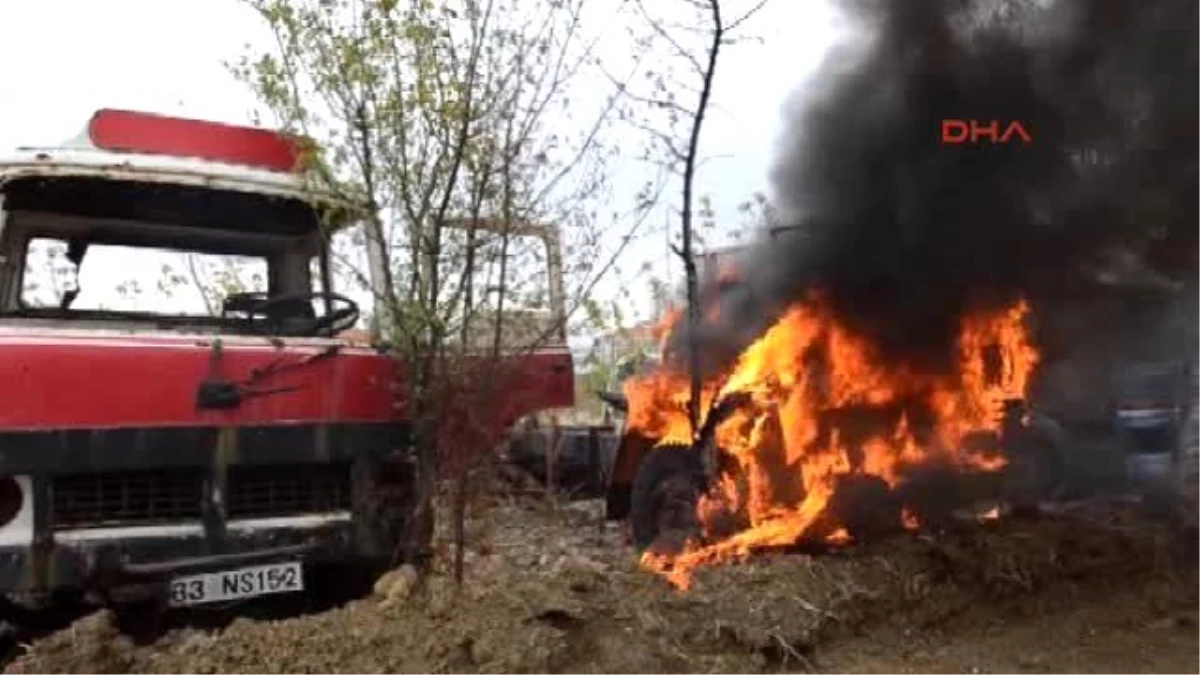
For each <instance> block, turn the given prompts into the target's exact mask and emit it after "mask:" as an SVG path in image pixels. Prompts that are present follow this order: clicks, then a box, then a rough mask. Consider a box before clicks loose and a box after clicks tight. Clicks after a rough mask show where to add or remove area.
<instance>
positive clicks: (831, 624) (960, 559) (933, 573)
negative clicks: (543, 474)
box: [8, 508, 1197, 673]
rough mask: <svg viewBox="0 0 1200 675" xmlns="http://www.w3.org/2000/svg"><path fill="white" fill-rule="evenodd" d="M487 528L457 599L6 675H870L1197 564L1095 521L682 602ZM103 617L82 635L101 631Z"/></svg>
mask: <svg viewBox="0 0 1200 675" xmlns="http://www.w3.org/2000/svg"><path fill="white" fill-rule="evenodd" d="M488 519H489V520H490V521H491V522H490V524H489V525H487V526H486V527H485V526H484V524H482V523H474V524H473V528H472V531H473V532H474V533H475V535H476V539H475V541H476V542H477V543H478V544H480V545H479V546H477V547H475V548H474V549H473V550H472V551H471V555H470V556H469V558H468V562H469V565H468V572H469V579H468V582H467V585H466V586H465V587H464V588H463V589H461V590H460V591H456V590H455V589H454V587H453V585H452V584H451V583H450V582H449V580H448V579H447V578H446V577H444V576H436V577H434V578H433V579H432V580H431V581H430V582H429V584H428V585H427V586H426V588H425V589H424V590H423V591H415V590H413V591H411V592H412V593H413V595H411V596H408V597H407V600H405V601H403V602H395V598H394V597H393V598H392V600H391V601H388V600H387V599H385V598H379V597H376V598H372V599H368V600H362V601H358V602H355V603H352V604H350V605H347V606H345V607H342V608H340V609H336V610H333V611H329V612H325V613H323V614H319V615H313V616H305V617H297V618H292V619H288V620H282V621H250V620H244V619H243V620H238V621H236V622H234V623H233V624H231V625H229V626H227V627H226V628H225V629H223V630H219V631H212V632H204V631H198V630H190V629H179V630H175V631H172V632H170V633H168V634H167V635H165V636H163V637H162V638H161V639H159V640H158V641H157V642H155V643H154V644H150V645H145V646H134V645H132V644H131V643H129V642H128V641H123V640H120V639H116V640H114V639H113V635H114V634H113V632H112V630H111V629H104V630H96V629H94V628H93V630H92V631H91V632H90V633H89V632H87V631H82V630H80V627H79V624H77V625H76V626H73V627H72V628H70V629H67V630H65V631H62V632H60V633H57V634H55V635H53V636H50V637H48V638H46V639H44V640H41V641H39V642H37V643H35V644H34V645H32V646H31V648H30V650H29V651H28V653H26V654H25V655H24V656H22V657H21V658H19V659H18V660H17V661H15V662H14V663H12V664H10V666H9V669H8V672H68V671H74V672H79V671H85V670H86V671H91V672H115V671H121V670H125V671H132V672H184V671H187V672H199V673H212V672H250V671H254V672H317V671H320V672H379V671H391V672H417V671H422V672H497V671H504V672H563V671H567V672H648V671H654V672H660V671H668V670H669V671H672V672H695V671H706V672H712V671H739V672H759V671H776V670H789V669H790V670H795V669H797V668H819V667H827V665H838V664H843V665H846V667H852V668H857V669H863V668H865V669H870V668H871V666H870V665H869V664H866V665H864V663H862V662H855V663H849V662H843V661H839V660H838V656H837V655H838V653H839V652H838V649H839V645H842V644H853V643H854V641H855V640H861V639H862V638H863V636H864V635H868V636H869V635H879V636H883V635H897V636H901V637H900V638H898V639H899V640H901V641H902V642H911V641H913V639H914V638H912V637H911V636H910V635H909V633H906V631H922V632H924V633H927V634H933V633H935V632H937V631H939V630H944V629H946V628H947V627H960V626H969V625H985V624H989V622H991V623H994V622H996V621H998V620H1008V619H1013V618H1019V617H1022V616H1033V615H1036V614H1038V612H1043V611H1046V610H1047V608H1055V607H1058V608H1061V607H1064V606H1067V605H1069V604H1071V603H1076V602H1077V601H1078V602H1083V601H1085V600H1086V601H1087V602H1100V601H1102V599H1103V598H1104V597H1106V596H1107V595H1109V594H1111V591H1112V589H1114V588H1120V589H1124V590H1126V591H1129V592H1133V591H1136V595H1137V597H1138V598H1139V600H1138V601H1139V602H1141V603H1143V604H1140V605H1139V607H1141V608H1142V609H1143V610H1145V612H1148V614H1145V616H1150V615H1155V616H1157V615H1159V614H1162V612H1175V611H1179V610H1178V606H1179V604H1180V603H1184V604H1186V606H1188V607H1190V609H1189V610H1188V611H1189V612H1190V614H1189V615H1188V616H1190V617H1191V618H1190V620H1191V621H1193V622H1194V619H1195V605H1196V598H1197V593H1196V572H1195V570H1196V560H1195V548H1194V547H1191V548H1189V549H1187V550H1188V551H1190V553H1188V554H1187V555H1186V556H1184V558H1185V559H1182V560H1181V559H1180V558H1179V555H1178V551H1177V550H1175V549H1172V547H1171V546H1170V545H1169V544H1170V542H1171V541H1172V540H1171V538H1170V537H1168V536H1167V534H1166V533H1165V532H1163V531H1162V530H1161V529H1159V528H1157V527H1154V526H1151V525H1148V524H1145V523H1140V522H1137V521H1135V520H1129V521H1122V520H1121V518H1118V517H1115V516H1109V515H1106V516H1105V517H1104V518H1083V517H1080V516H1078V515H1069V516H1067V515H1063V516H1055V517H1043V518H1040V519H1031V520H1022V519H1012V520H1008V521H1004V522H999V523H995V524H990V525H986V526H969V527H964V528H961V529H955V530H952V531H945V532H941V533H938V534H935V535H920V536H904V537H898V538H895V539H892V540H889V541H884V542H880V543H878V544H876V545H872V546H864V547H861V548H851V549H849V550H846V551H844V552H841V553H838V554H835V555H826V556H816V557H813V556H803V555H794V554H791V555H789V554H775V555H768V556H762V557H759V558H757V559H755V560H752V561H750V562H748V563H744V564H739V565H729V566H718V567H712V568H708V569H704V570H701V571H700V572H699V574H698V575H697V576H696V578H695V580H694V584H693V586H692V590H691V591H689V592H687V593H682V594H681V593H678V592H675V591H674V590H672V589H671V588H670V587H669V586H668V585H667V584H666V583H665V582H664V581H662V580H661V579H659V578H657V577H655V576H653V575H651V574H649V573H647V572H645V571H644V570H641V569H639V568H637V566H636V565H635V563H634V555H633V553H632V551H631V550H630V549H628V548H626V547H624V546H623V545H622V544H621V543H620V541H619V537H618V536H616V535H615V534H614V533H613V532H612V531H611V529H610V530H608V531H607V532H602V531H600V530H599V529H595V528H594V527H593V522H594V521H593V516H592V514H588V513H584V512H582V511H580V510H578V509H567V510H563V511H559V512H556V513H546V512H544V511H541V510H536V509H527V508H526V509H522V508H512V509H495V510H493V511H490V512H489V513H488ZM397 578H401V579H403V578H406V577H404V575H399V576H398V577H397ZM406 583H407V582H406ZM409 592H410V590H409V589H408V588H407V587H405V590H404V594H405V595H407V594H408V593H409ZM381 594H382V595H387V591H386V589H384V590H381ZM1143 601H1144V602H1143ZM1159 610H1161V611H1159ZM1156 612H1158V614H1155V613H1156ZM104 616H106V615H100V616H98V617H96V616H94V617H90V618H89V619H87V620H86V622H88V624H87V625H88V626H93V627H94V626H97V625H99V626H103V625H104V624H105V621H106V619H103V617H104ZM1137 616H1143V614H1138V615H1137ZM1164 616H1165V615H1164ZM109 625H110V626H111V624H109ZM989 625H990V624H989ZM1192 625H1193V626H1194V623H1193V624H1192ZM1192 632H1193V637H1194V630H1193V631H1192ZM101 641H103V644H101ZM105 645H108V646H105ZM855 649H859V647H855ZM868 651H869V650H868ZM863 653H867V652H863ZM1192 653H1193V654H1194V653H1195V650H1194V649H1192ZM881 667H882V668H886V667H883V666H881ZM930 667H933V666H930ZM1009 667H1015V666H1009Z"/></svg>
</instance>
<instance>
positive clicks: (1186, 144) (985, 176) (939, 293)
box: [669, 0, 1200, 373]
mask: <svg viewBox="0 0 1200 675" xmlns="http://www.w3.org/2000/svg"><path fill="white" fill-rule="evenodd" d="M839 4H840V5H841V7H842V8H843V9H844V12H845V15H846V17H847V18H848V19H849V20H850V22H851V23H852V25H853V26H854V27H856V28H857V31H856V39H855V40H853V41H851V42H850V43H848V44H845V45H843V46H841V47H839V48H838V49H836V50H835V51H834V52H833V53H832V54H831V55H830V56H829V57H828V60H827V63H826V64H825V65H824V68H823V70H822V71H821V72H820V73H819V74H818V75H817V77H816V78H814V83H813V84H811V85H810V86H808V87H806V88H805V89H804V90H803V91H801V92H798V94H797V95H796V97H795V99H794V101H793V102H792V103H791V104H790V105H789V106H788V108H787V110H786V111H785V118H786V119H785V132H784V136H783V138H782V139H781V145H780V149H779V154H778V159H777V162H776V165H775V167H774V169H773V172H772V187H773V200H774V203H775V206H776V207H777V209H778V212H779V215H780V218H779V221H780V222H779V224H780V225H782V226H784V227H783V228H782V229H781V230H779V231H776V232H775V233H773V234H768V233H763V234H762V237H761V240H760V241H759V242H758V244H757V245H756V246H754V247H752V248H751V249H750V250H749V251H748V252H747V253H745V254H744V256H743V258H742V260H741V264H738V265H737V272H738V273H737V275H736V277H737V278H736V279H735V280H734V281H733V282H732V283H727V284H725V287H724V288H723V290H722V291H721V294H720V295H719V297H717V298H716V299H715V300H714V301H713V302H714V303H715V307H712V308H711V309H710V310H708V311H706V312H705V320H704V322H703V325H702V327H701V328H700V331H699V333H698V334H697V336H696V339H697V342H698V344H699V346H700V349H701V353H702V355H703V361H704V363H705V364H706V370H707V371H708V372H710V373H711V372H717V371H719V370H721V369H724V368H726V367H727V366H728V364H729V363H730V362H731V361H732V360H733V359H734V358H736V356H737V355H738V354H739V353H740V352H741V351H742V350H743V349H744V348H745V347H746V345H748V344H749V343H750V342H751V341H753V340H754V339H755V338H757V337H758V336H759V335H761V334H762V332H763V331H764V330H766V329H767V328H768V327H769V326H770V325H772V324H773V323H775V321H777V320H778V318H779V317H780V316H782V315H783V314H784V313H785V312H786V311H787V309H788V308H789V307H790V306H792V305H793V304H794V303H795V302H796V301H798V300H799V299H801V298H803V297H804V296H805V295H806V294H807V293H809V292H810V291H811V290H812V289H817V288H819V289H820V290H821V293H822V296H823V298H824V301H825V303H826V304H827V306H828V307H829V309H830V311H831V312H832V313H833V314H834V315H836V316H837V317H838V318H839V321H840V322H841V323H842V324H843V325H845V326H846V327H847V328H849V329H851V330H852V331H854V332H855V333H857V334H859V335H861V336H863V337H865V338H867V339H868V340H869V341H870V342H871V343H872V344H873V345H874V346H875V348H876V349H878V350H879V352H880V354H881V355H882V356H883V357H884V358H886V359H887V360H889V361H903V362H911V363H914V364H915V365H918V366H919V367H921V368H923V369H929V368H952V367H953V365H954V358H953V355H954V340H955V339H956V337H957V335H958V326H959V322H960V321H961V319H962V317H964V316H965V315H967V314H968V313H969V312H972V311H987V310H991V309H999V308H1002V307H1006V306H1011V304H1012V303H1014V302H1016V301H1017V300H1018V299H1020V298H1025V299H1028V300H1029V301H1030V302H1031V303H1032V305H1033V306H1034V307H1035V308H1037V313H1038V316H1053V315H1054V313H1055V312H1056V309H1057V308H1059V307H1066V306H1068V305H1079V304H1080V303H1083V302H1087V301H1088V300H1089V299H1090V298H1092V297H1094V296H1095V295H1096V294H1099V293H1103V292H1105V290H1104V288H1105V287H1103V286H1102V285H1100V284H1097V283H1096V281H1095V280H1096V278H1097V277H1098V276H1099V275H1100V273H1101V271H1102V270H1105V269H1110V268H1112V267H1113V265H1114V261H1121V262H1123V264H1124V267H1123V268H1122V269H1123V270H1125V271H1126V272H1128V271H1129V270H1130V269H1135V270H1140V271H1141V272H1142V275H1143V276H1144V277H1151V278H1155V279H1158V280H1159V281H1164V282H1166V283H1169V282H1171V281H1172V280H1173V279H1172V277H1178V278H1182V279H1184V280H1185V281H1184V282H1183V283H1187V284H1194V283H1195V277H1196V267H1197V261H1196V252H1197V227H1196V223H1197V221H1198V220H1200V214H1198V212H1197V200H1198V193H1197V183H1198V173H1197V142H1198V136H1197V130H1198V128H1200V119H1198V117H1197V98H1198V92H1197V82H1198V79H1200V76H1198V74H1197V21H1198V17H1197V4H1196V2H1195V1H1194V0H1150V1H1147V2H1136V3H1135V2H1111V1H1110V0H1059V1H1057V2H1055V1H1036V0H987V1H970V0H922V1H919V2H910V1H900V2H897V1H894V0H892V1H888V0H850V1H844V2H841V3H839ZM947 119H953V120H979V121H981V122H987V121H991V120H996V121H998V122H999V125H1000V127H1001V129H1003V127H1004V126H1005V125H1007V124H1009V123H1010V122H1013V121H1016V122H1018V123H1019V124H1020V125H1021V126H1022V128H1023V129H1024V130H1026V131H1028V133H1029V135H1030V137H1031V140H1030V142H1028V143H1025V142H1022V141H1020V140H1018V139H1013V140H1011V141H1010V142H1008V143H1004V144H1001V143H989V142H987V141H986V140H984V141H981V142H980V143H977V144H969V143H965V144H957V145H951V144H944V143H943V142H942V140H941V124H942V122H943V120H947ZM678 328H679V329H677V330H674V331H672V335H671V343H670V349H669V352H672V353H675V354H681V353H682V347H683V341H684V340H686V339H687V331H685V330H682V326H680V327H678Z"/></svg>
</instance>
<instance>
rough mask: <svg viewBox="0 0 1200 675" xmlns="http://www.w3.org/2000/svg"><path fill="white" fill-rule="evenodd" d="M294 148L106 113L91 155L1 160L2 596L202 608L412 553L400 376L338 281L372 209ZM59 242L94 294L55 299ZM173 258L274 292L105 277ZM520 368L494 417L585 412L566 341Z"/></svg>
mask: <svg viewBox="0 0 1200 675" xmlns="http://www.w3.org/2000/svg"><path fill="white" fill-rule="evenodd" d="M294 141H295V139H294V138H292V137H289V136H287V135H284V134H281V133H276V132H273V131H268V130H264V129H258V128H249V127H234V126H228V125H222V124H215V123H210V122H202V121H196V120H186V119H177V118H170V117H162V116H157V115H150V114H144V113H136V112H130V111H121V110H102V111H100V112H97V113H96V114H95V115H94V116H93V117H92V118H91V120H90V123H89V124H88V127H87V132H86V133H85V134H84V135H83V136H82V137H81V138H80V139H79V140H77V141H76V142H74V143H72V144H69V145H65V146H63V147H57V148H45V149H37V148H35V149H21V150H18V151H16V152H14V153H13V154H10V155H8V156H5V157H0V593H2V594H3V595H4V597H6V598H8V599H9V600H12V601H20V602H22V603H26V604H34V605H37V604H44V603H46V602H48V601H50V599H51V598H53V597H55V596H56V595H58V594H62V593H65V594H87V595H90V596H92V597H97V598H100V599H102V600H106V601H120V600H123V599H126V598H142V599H144V598H147V597H149V598H160V599H162V600H163V601H164V602H165V603H168V604H171V605H177V606H178V605H195V604H204V603H213V602H222V601H229V600H237V599H241V598H246V597H252V596H257V595H263V594H269V593H279V592H298V591H303V590H304V589H305V587H306V578H307V575H308V574H309V573H310V572H311V571H312V570H313V569H316V568H317V567H319V566H323V565H330V566H342V565H354V566H356V567H359V568H366V569H373V570H378V569H382V568H383V567H386V566H388V565H393V564H395V563H396V562H397V561H398V560H399V559H402V558H404V557H405V556H407V555H411V554H412V552H413V551H412V549H411V547H412V542H411V539H410V537H409V536H408V535H407V534H406V533H407V532H409V531H410V530H411V528H409V527H407V521H408V520H409V518H408V517H409V515H410V513H411V507H412V504H413V499H412V497H413V486H412V481H413V476H414V470H413V460H412V457H411V456H410V452H409V448H408V442H407V432H408V424H409V420H408V419H407V418H406V416H405V414H404V409H405V406H404V401H403V400H401V399H400V398H399V394H398V393H397V392H403V390H404V388H403V386H399V385H402V383H401V382H400V381H399V380H400V379H401V378H403V376H404V370H405V368H404V364H403V363H401V362H399V361H397V360H396V359H394V358H393V357H392V356H390V355H387V354H385V353H384V352H383V351H382V350H381V349H376V348H371V347H365V346H361V343H360V344H359V346H355V345H352V344H350V343H349V342H347V341H345V340H341V339H339V337H338V335H339V334H340V333H342V332H343V331H345V330H346V329H349V328H351V327H352V326H354V325H355V323H356V321H357V320H358V318H359V314H360V308H359V307H358V304H357V303H356V302H354V300H352V299H351V298H350V297H347V296H346V295H342V294H339V293H336V292H334V291H333V290H331V289H332V286H333V282H334V279H332V278H331V274H330V264H329V257H330V247H329V236H330V235H329V227H328V224H329V223H331V222H332V223H334V224H336V225H340V226H342V227H353V226H355V222H353V216H352V213H353V209H339V207H338V204H337V203H336V200H333V199H325V198H323V197H321V196H320V195H318V194H317V193H315V192H313V190H312V189H310V187H309V186H310V182H308V181H306V180H305V176H304V174H303V172H302V171H301V170H300V169H299V168H298V167H299V166H300V164H301V162H300V161H299V160H300V156H299V154H298V149H297V144H296V143H295V142H294ZM339 214H340V215H339ZM546 242H547V243H548V244H555V245H556V243H557V242H556V240H554V239H553V238H547V239H546ZM39 247H41V248H40V249H39ZM39 250H41V251H42V252H43V253H44V252H45V251H46V250H57V251H59V253H60V254H61V255H60V257H59V258H57V260H58V264H60V265H61V264H64V261H65V264H66V266H67V267H69V268H71V269H73V271H74V272H73V273H74V275H75V278H76V279H77V284H75V285H74V287H73V288H68V289H67V290H66V291H64V292H61V293H59V294H58V295H56V296H55V297H54V298H53V299H52V300H49V301H47V300H46V299H45V298H44V297H34V296H36V293H33V292H32V291H31V289H32V288H34V287H35V284H34V283H33V282H35V281H36V277H37V276H38V275H39V274H41V273H42V272H43V271H42V270H39V268H38V264H39V263H38V261H37V260H34V259H33V257H35V253H37V251H39ZM164 250H166V251H170V252H175V253H180V254H183V253H186V254H189V255H200V256H217V257H220V256H237V257H238V259H239V260H241V261H247V260H248V261H250V262H251V263H253V264H255V265H258V269H261V270H262V272H261V275H260V276H259V277H258V279H257V281H258V282H260V284H261V285H260V287H258V288H254V289H252V290H249V291H245V292H235V293H231V294H229V295H227V296H226V297H223V298H220V311H219V312H212V313H210V312H189V311H186V310H187V309H188V308H186V307H184V304H185V303H183V302H182V301H181V300H178V298H174V299H173V298H172V297H166V299H164V300H160V301H159V303H158V305H157V306H155V307H153V308H145V307H138V308H130V307H121V308H115V309H114V308H111V307H107V306H106V304H105V303H106V301H105V298H109V299H111V298H112V297H116V294H115V290H117V289H115V288H114V287H115V286H116V285H117V283H118V281H119V278H118V277H116V276H114V275H112V274H107V276H106V275H105V274H104V273H103V272H104V270H99V271H100V272H101V274H100V275H99V276H97V274H96V273H95V272H92V273H89V262H91V261H92V260H93V259H97V258H98V259H105V257H106V256H107V259H108V261H109V269H112V266H113V265H114V264H115V265H117V266H120V265H123V264H124V265H136V264H142V263H141V261H143V260H149V259H150V258H147V257H144V255H143V254H146V255H149V253H152V252H162V251H164ZM106 251H107V253H106ZM121 256H125V257H121ZM547 259H553V260H557V251H553V252H552V255H548V256H547ZM113 261H116V262H115V263H114V262H113ZM121 261H126V262H124V263H123V262H121ZM97 262H100V260H97ZM43 264H44V261H43ZM550 278H551V279H552V281H553V282H556V283H558V284H561V274H555V273H552V274H550ZM44 286H45V284H43V288H42V290H44ZM317 289H320V290H317ZM89 295H90V296H91V300H90V301H89V302H83V300H86V299H87V298H88V296H89ZM552 295H557V297H558V298H561V297H562V295H561V288H560V289H558V293H557V294H555V293H552ZM177 300H178V301H177ZM557 310H558V311H560V312H561V303H559V305H558V307H557ZM214 314H215V315H214ZM561 318H562V317H555V318H554V320H555V321H558V322H559V325H560V326H561V325H562V324H561ZM520 358H521V359H522V360H521V361H520V367H519V368H518V369H517V370H515V371H513V372H514V373H515V374H514V378H515V379H514V381H513V382H511V383H506V389H507V390H508V391H509V392H513V393H515V394H520V395H512V396H509V397H506V400H505V401H503V402H500V403H498V405H497V408H498V410H499V414H498V415H497V419H502V420H503V421H504V422H510V421H515V420H516V419H518V418H520V417H522V416H524V415H527V414H531V413H534V412H537V411H539V410H542V409H548V408H558V407H569V406H571V405H572V404H573V399H574V383H573V372H572V364H571V355H570V352H569V351H568V350H567V348H566V344H565V336H564V335H562V334H561V332H559V333H557V334H556V339H552V340H551V341H550V342H549V343H547V344H545V345H544V346H542V347H540V348H538V349H536V350H533V351H529V352H527V353H526V354H525V355H523V356H522V357H520ZM500 431H502V430H501V429H497V433H499V432H500Z"/></svg>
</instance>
